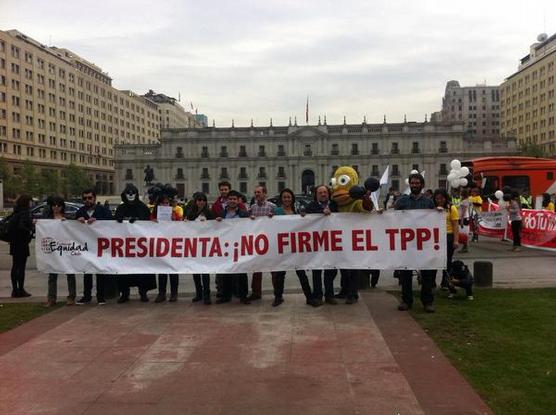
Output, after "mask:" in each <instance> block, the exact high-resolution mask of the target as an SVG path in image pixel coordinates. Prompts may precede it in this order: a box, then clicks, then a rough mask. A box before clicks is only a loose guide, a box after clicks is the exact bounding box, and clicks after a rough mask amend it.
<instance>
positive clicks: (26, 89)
mask: <svg viewBox="0 0 556 415" xmlns="http://www.w3.org/2000/svg"><path fill="white" fill-rule="evenodd" d="M159 134H160V125H159V114H158V106H157V104H156V103H155V102H153V101H151V100H149V99H147V98H144V97H141V96H139V95H137V94H135V93H133V92H131V91H120V90H117V89H116V88H114V87H113V86H112V78H110V76H109V75H108V74H107V73H105V72H103V71H102V69H101V68H99V67H98V66H96V65H94V64H93V63H90V62H88V61H86V60H85V59H83V58H81V57H79V56H77V55H76V54H75V53H73V52H71V51H69V50H67V49H61V48H57V47H53V46H52V47H49V46H45V45H43V44H41V43H39V42H37V41H36V40H33V39H31V38H30V37H28V36H26V35H24V34H23V33H21V32H19V31H17V30H8V31H0V157H2V158H3V159H5V160H6V161H7V165H8V168H9V169H10V170H11V171H12V172H13V173H14V174H18V172H19V171H20V169H21V168H22V165H23V162H24V161H26V160H29V161H31V162H32V163H33V165H34V166H36V167H37V169H38V170H39V171H46V170H51V171H53V172H55V173H56V174H63V167H65V166H67V165H69V164H70V163H73V164H75V165H77V166H79V167H81V168H83V169H85V171H86V172H87V173H88V174H89V176H90V177H91V178H92V179H93V181H94V182H95V183H96V186H97V191H98V192H100V193H104V194H107V193H113V192H114V166H113V146H114V144H118V143H128V144H149V143H150V144H154V143H157V142H158V137H159Z"/></svg>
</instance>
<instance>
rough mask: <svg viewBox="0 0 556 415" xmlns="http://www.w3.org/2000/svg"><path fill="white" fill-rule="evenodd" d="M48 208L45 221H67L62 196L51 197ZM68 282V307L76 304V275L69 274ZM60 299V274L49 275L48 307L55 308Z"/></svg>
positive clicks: (44, 214)
mask: <svg viewBox="0 0 556 415" xmlns="http://www.w3.org/2000/svg"><path fill="white" fill-rule="evenodd" d="M46 203H47V208H46V209H45V210H44V213H43V219H55V220H60V221H62V220H66V217H65V216H64V213H65V211H66V203H65V202H64V199H63V198H62V197H60V196H51V197H49V198H48V200H47V201H46ZM67 281H68V297H67V302H66V305H74V304H75V295H76V289H75V275H74V274H67ZM57 297H58V274H48V294H47V296H46V298H47V302H46V306H47V307H53V306H55V305H56V300H57Z"/></svg>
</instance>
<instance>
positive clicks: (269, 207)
mask: <svg viewBox="0 0 556 415" xmlns="http://www.w3.org/2000/svg"><path fill="white" fill-rule="evenodd" d="M275 209H276V205H275V204H274V203H272V202H269V201H268V200H266V186H261V185H259V186H257V187H255V203H253V204H252V205H251V208H250V209H249V213H250V216H251V219H255V218H256V217H260V216H268V217H270V218H271V217H272V216H273V215H274V210H275ZM262 290H263V274H262V272H255V273H253V277H252V279H251V296H250V297H249V300H251V301H254V300H260V299H261V297H262Z"/></svg>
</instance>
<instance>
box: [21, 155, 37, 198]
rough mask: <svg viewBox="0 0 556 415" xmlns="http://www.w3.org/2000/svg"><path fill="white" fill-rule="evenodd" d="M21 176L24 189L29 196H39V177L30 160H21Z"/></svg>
mask: <svg viewBox="0 0 556 415" xmlns="http://www.w3.org/2000/svg"><path fill="white" fill-rule="evenodd" d="M21 178H22V179H23V184H24V187H25V188H24V191H25V192H26V193H29V194H30V195H31V196H35V197H37V196H41V188H40V187H41V177H40V175H39V173H38V172H37V169H35V165H34V164H33V163H32V162H31V161H30V160H25V161H24V162H23V168H22V169H21Z"/></svg>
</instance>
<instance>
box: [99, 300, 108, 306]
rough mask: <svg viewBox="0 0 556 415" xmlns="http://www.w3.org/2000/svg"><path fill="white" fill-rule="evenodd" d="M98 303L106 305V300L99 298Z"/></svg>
mask: <svg viewBox="0 0 556 415" xmlns="http://www.w3.org/2000/svg"><path fill="white" fill-rule="evenodd" d="M97 305H106V300H97Z"/></svg>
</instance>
